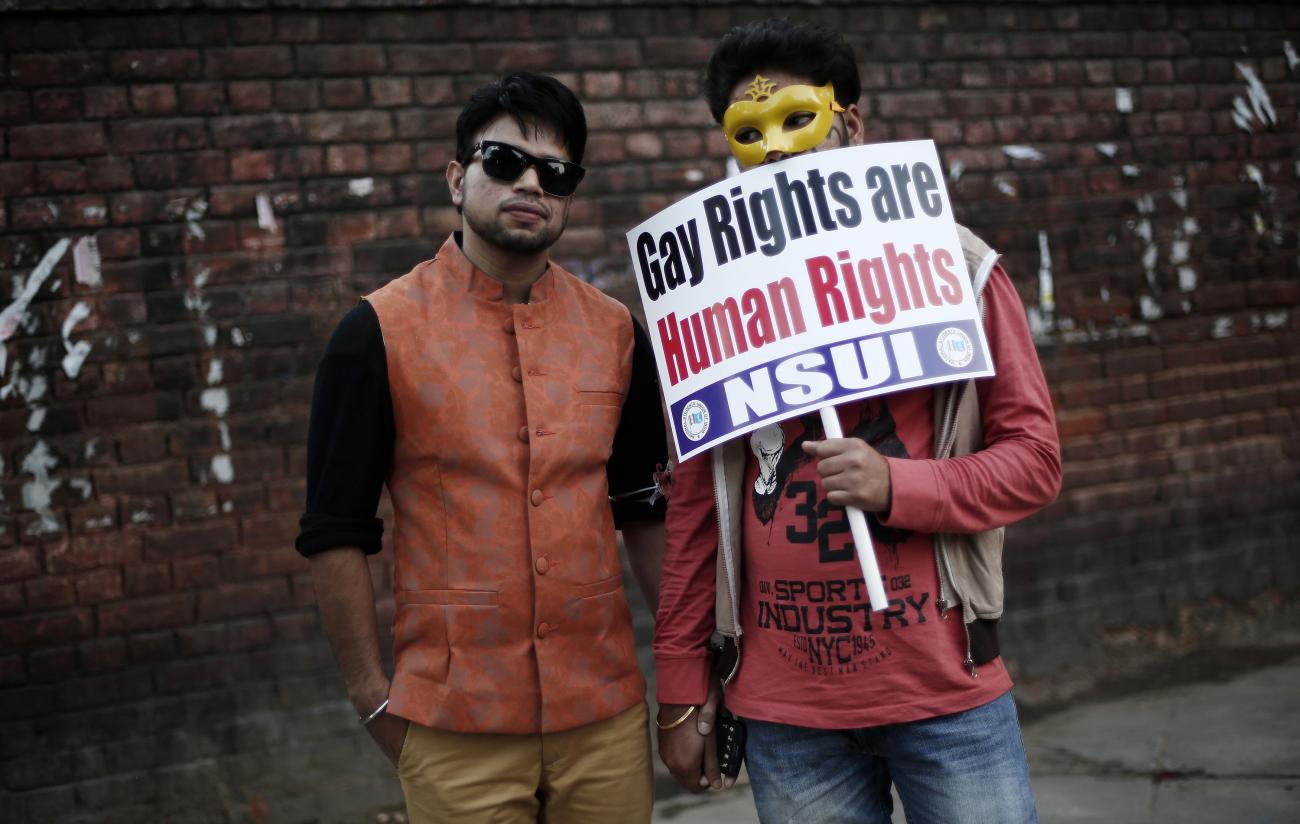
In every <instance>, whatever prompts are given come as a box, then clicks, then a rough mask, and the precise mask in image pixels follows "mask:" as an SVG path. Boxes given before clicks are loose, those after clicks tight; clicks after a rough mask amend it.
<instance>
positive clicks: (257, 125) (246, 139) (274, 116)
mask: <svg viewBox="0 0 1300 824" xmlns="http://www.w3.org/2000/svg"><path fill="white" fill-rule="evenodd" d="M208 127H209V129H210V130H211V132H212V143H213V145H216V146H253V147H261V146H267V145H275V144H284V143H293V142H296V141H297V140H298V139H299V137H300V134H299V132H300V129H301V118H300V116H299V115H296V114H289V115H285V114H280V113H278V112H270V113H266V114H250V115H239V116H235V117H218V118H214V119H212V120H210V121H208Z"/></svg>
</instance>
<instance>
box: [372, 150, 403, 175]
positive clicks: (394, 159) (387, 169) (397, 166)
mask: <svg viewBox="0 0 1300 824" xmlns="http://www.w3.org/2000/svg"><path fill="white" fill-rule="evenodd" d="M370 167H371V169H372V170H374V171H375V172H379V173H381V174H392V173H394V172H405V171H407V170H409V169H410V168H411V147H410V146H409V145H408V144H405V143H385V144H381V145H378V146H372V147H371V148H370Z"/></svg>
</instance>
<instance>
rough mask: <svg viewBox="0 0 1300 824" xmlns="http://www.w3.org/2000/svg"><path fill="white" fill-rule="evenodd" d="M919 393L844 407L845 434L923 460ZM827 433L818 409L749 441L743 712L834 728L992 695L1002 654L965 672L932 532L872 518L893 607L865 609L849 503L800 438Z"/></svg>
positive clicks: (739, 691) (925, 415)
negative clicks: (825, 483) (837, 495)
mask: <svg viewBox="0 0 1300 824" xmlns="http://www.w3.org/2000/svg"><path fill="white" fill-rule="evenodd" d="M930 398H931V393H930V392H929V391H927V390H920V391H912V392H904V393H900V394H896V395H890V396H887V397H885V398H879V399H873V400H868V401H862V402H859V403H855V404H850V405H847V406H844V407H841V408H840V410H839V413H840V421H841V425H842V426H843V428H844V431H845V436H846V437H859V438H862V439H863V440H865V441H867V443H869V444H871V445H872V446H873V447H875V448H876V449H877V450H878V451H879V452H880V453H881V454H882V455H885V456H886V457H890V458H921V459H924V458H929V457H930V456H931V445H932V442H933V431H932V429H933V424H932V423H931V421H932V420H933V418H932V415H931V410H930V408H929V403H930ZM824 437H825V434H824V433H823V431H822V426H821V420H820V419H819V418H818V416H816V415H811V416H806V417H803V418H799V419H795V420H790V421H786V422H785V423H784V424H773V425H771V426H768V427H765V428H763V429H759V430H757V431H755V432H754V433H752V434H751V435H750V436H749V438H748V443H749V447H750V449H751V450H752V452H753V458H752V459H751V460H750V461H749V462H748V467H747V471H746V478H745V511H744V531H745V535H744V542H745V564H744V570H743V572H742V574H743V575H744V585H743V586H742V587H741V590H742V593H743V597H742V602H741V609H740V614H741V616H742V623H743V628H744V635H743V642H742V643H743V645H744V646H743V655H742V656H741V669H740V672H739V673H738V675H737V677H736V681H735V683H734V684H733V685H732V686H731V687H730V688H728V691H727V703H728V704H729V705H730V707H731V709H732V710H733V711H734V712H735V713H737V714H738V715H741V716H744V717H750V718H757V719H761V720H764V721H773V722H779V723H785V724H795V725H799V726H805V727H820V728H827V729H842V728H851V727H867V726H874V725H878V724H886V723H900V722H906V721H912V720H917V719H920V718H929V717H933V716H936V715H945V714H948V713H952V712H959V711H961V710H966V709H970V708H972V707H976V706H979V705H981V704H983V703H986V702H988V701H990V700H992V699H994V698H996V697H997V696H999V695H1001V694H1002V693H1003V692H1006V691H1007V690H1008V689H1010V687H1011V679H1010V677H1009V676H1008V674H1007V671H1006V668H1005V667H1004V666H1003V664H1002V659H1001V658H997V659H994V660H993V661H992V662H990V663H988V664H986V665H984V666H982V667H980V668H979V670H978V677H976V678H972V677H971V675H970V672H969V670H967V669H966V668H965V667H964V666H963V665H962V660H963V659H964V658H965V657H966V635H965V631H964V629H963V627H962V618H961V610H960V609H954V610H952V611H950V612H949V613H948V615H947V617H941V616H940V614H939V609H938V606H937V604H936V602H937V601H938V599H939V595H938V593H939V582H938V568H937V566H936V562H935V556H934V541H933V537H932V536H931V535H930V534H928V533H924V534H918V533H915V532H912V531H910V530H906V529H896V528H890V527H887V526H882V525H881V524H880V523H879V521H877V520H876V518H875V517H874V516H871V515H868V518H867V520H868V525H869V528H870V530H871V535H872V540H873V541H874V542H875V552H876V561H877V564H878V565H879V567H880V573H881V577H882V578H883V583H884V587H885V592H886V595H887V596H888V598H889V608H888V609H886V610H884V611H882V612H872V611H871V604H870V601H869V599H868V597H867V591H866V587H865V585H864V583H863V579H862V570H861V567H860V566H859V564H858V560H857V556H856V554H855V548H854V545H853V539H852V536H851V535H850V533H849V524H848V520H847V518H846V516H845V511H844V508H843V507H840V506H836V505H834V504H832V503H830V502H829V501H827V500H826V493H825V491H824V490H823V489H822V485H821V482H820V476H819V475H818V473H817V469H816V462H815V461H814V460H813V459H812V458H810V457H809V456H808V455H806V454H804V452H803V449H802V448H801V444H802V443H803V442H804V441H806V440H820V439H822V438H824Z"/></svg>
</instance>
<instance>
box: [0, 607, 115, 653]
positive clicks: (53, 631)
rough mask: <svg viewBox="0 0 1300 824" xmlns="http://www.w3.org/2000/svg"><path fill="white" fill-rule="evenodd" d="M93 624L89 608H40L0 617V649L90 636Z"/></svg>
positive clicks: (40, 644)
mask: <svg viewBox="0 0 1300 824" xmlns="http://www.w3.org/2000/svg"><path fill="white" fill-rule="evenodd" d="M93 632H94V624H93V620H92V617H91V613H90V610H88V609H70V610H62V611H59V612H37V613H29V614H25V615H20V616H18V617H16V618H2V619H0V649H6V650H16V649H32V648H39V647H45V646H50V645H53V644H65V643H68V642H70V641H79V640H81V639H82V638H86V637H89V636H90V635H91V634H92V633H93Z"/></svg>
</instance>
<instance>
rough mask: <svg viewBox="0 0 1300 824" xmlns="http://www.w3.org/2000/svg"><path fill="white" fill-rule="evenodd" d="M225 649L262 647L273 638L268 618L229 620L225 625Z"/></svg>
mask: <svg viewBox="0 0 1300 824" xmlns="http://www.w3.org/2000/svg"><path fill="white" fill-rule="evenodd" d="M226 638H227V643H226V646H227V649H229V650H230V651H231V652H239V651H242V650H248V649H254V648H256V647H264V646H266V645H267V644H269V643H271V641H272V640H273V639H274V632H273V631H272V629H271V621H270V619H268V618H250V619H246V620H239V621H231V622H230V624H229V626H228V627H227V634H226Z"/></svg>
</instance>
